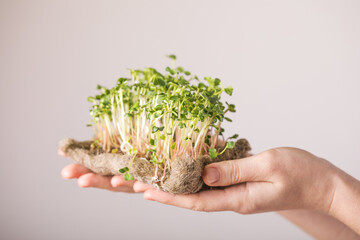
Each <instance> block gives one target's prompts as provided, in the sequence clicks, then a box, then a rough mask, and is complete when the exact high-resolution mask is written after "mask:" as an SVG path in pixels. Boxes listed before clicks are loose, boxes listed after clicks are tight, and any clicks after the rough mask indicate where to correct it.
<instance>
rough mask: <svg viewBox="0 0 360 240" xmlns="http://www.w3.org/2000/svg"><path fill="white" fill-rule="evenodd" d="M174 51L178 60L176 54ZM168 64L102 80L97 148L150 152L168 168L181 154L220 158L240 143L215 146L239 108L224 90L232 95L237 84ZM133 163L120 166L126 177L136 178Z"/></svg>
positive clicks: (96, 106) (96, 102)
mask: <svg viewBox="0 0 360 240" xmlns="http://www.w3.org/2000/svg"><path fill="white" fill-rule="evenodd" d="M168 57H170V58H171V59H173V60H174V65H175V59H176V57H175V56H174V55H170V56H168ZM165 70H166V74H162V73H160V72H158V71H157V70H156V69H154V68H145V69H143V70H139V69H130V73H131V78H119V79H118V81H117V84H116V86H115V87H113V88H112V89H107V88H105V87H103V86H98V89H99V90H101V94H99V95H96V96H95V97H89V98H88V100H89V101H90V102H91V103H93V106H92V107H91V109H90V114H91V116H92V120H91V124H90V125H91V126H92V127H93V129H94V132H95V140H94V143H93V144H92V148H102V150H103V151H105V152H112V153H116V152H118V151H121V152H124V153H128V154H130V155H133V159H135V157H136V156H137V157H144V158H146V159H148V160H149V161H150V162H152V163H154V164H156V170H157V171H158V169H160V170H163V171H164V172H165V169H166V168H168V167H171V162H172V160H173V159H175V158H178V157H179V156H190V157H192V158H194V159H196V158H198V157H200V156H202V155H210V157H212V158H215V157H216V156H217V155H218V154H221V153H222V152H224V151H225V149H226V148H232V147H233V146H234V142H228V143H227V145H226V146H225V149H224V150H223V151H222V152H220V153H218V152H217V151H216V149H215V146H217V144H219V142H218V141H219V136H222V134H223V131H224V129H223V128H221V122H222V121H223V120H224V119H225V120H227V121H231V119H229V118H227V117H225V114H226V113H227V112H235V106H234V105H233V104H228V103H227V102H226V103H225V104H223V103H222V102H221V101H220V96H221V94H222V93H223V92H224V91H225V92H226V93H227V94H229V95H232V92H233V88H232V87H227V88H222V86H221V82H220V80H219V79H218V78H211V77H205V78H204V80H205V81H203V82H201V81H199V78H198V77H197V76H196V75H192V74H191V73H190V72H189V71H185V70H184V69H183V68H182V67H173V68H170V67H166V69H165ZM193 82H194V84H192V83H193ZM237 137H238V135H237V134H235V135H234V136H232V137H230V138H237ZM222 142H223V141H222ZM131 164H132V162H131V163H130V165H129V166H128V167H126V168H123V169H120V172H122V173H126V174H125V178H126V179H133V178H132V176H131V174H130V173H129V172H128V171H129V168H131Z"/></svg>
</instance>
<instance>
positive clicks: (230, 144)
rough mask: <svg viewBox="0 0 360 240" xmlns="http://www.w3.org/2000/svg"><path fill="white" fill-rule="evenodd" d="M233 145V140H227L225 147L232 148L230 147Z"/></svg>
mask: <svg viewBox="0 0 360 240" xmlns="http://www.w3.org/2000/svg"><path fill="white" fill-rule="evenodd" d="M234 146H235V142H233V141H230V142H227V143H226V147H227V148H230V149H232V148H234Z"/></svg>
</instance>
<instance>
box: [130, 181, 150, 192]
mask: <svg viewBox="0 0 360 240" xmlns="http://www.w3.org/2000/svg"><path fill="white" fill-rule="evenodd" d="M151 188H154V187H153V186H151V185H149V184H146V183H143V182H139V181H137V182H136V183H135V184H134V191H135V192H137V193H138V192H145V191H146V190H148V189H151Z"/></svg>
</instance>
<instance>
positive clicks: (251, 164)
mask: <svg viewBox="0 0 360 240" xmlns="http://www.w3.org/2000/svg"><path fill="white" fill-rule="evenodd" d="M266 177H267V172H266V169H265V165H264V164H263V161H261V160H260V158H259V157H258V156H256V155H255V156H251V157H247V158H242V159H238V160H230V161H223V162H218V163H212V164H209V165H207V166H206V167H205V170H204V174H203V180H204V182H205V183H206V184H207V185H209V186H229V185H234V184H237V183H242V182H248V181H266Z"/></svg>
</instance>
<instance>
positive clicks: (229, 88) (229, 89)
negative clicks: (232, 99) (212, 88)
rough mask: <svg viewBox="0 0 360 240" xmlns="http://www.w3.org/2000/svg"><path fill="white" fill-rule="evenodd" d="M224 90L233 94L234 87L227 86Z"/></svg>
mask: <svg viewBox="0 0 360 240" xmlns="http://www.w3.org/2000/svg"><path fill="white" fill-rule="evenodd" d="M224 90H225V92H226V93H227V94H228V95H230V96H231V95H232V93H233V90H234V89H233V88H232V87H227V88H225V89H224Z"/></svg>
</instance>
